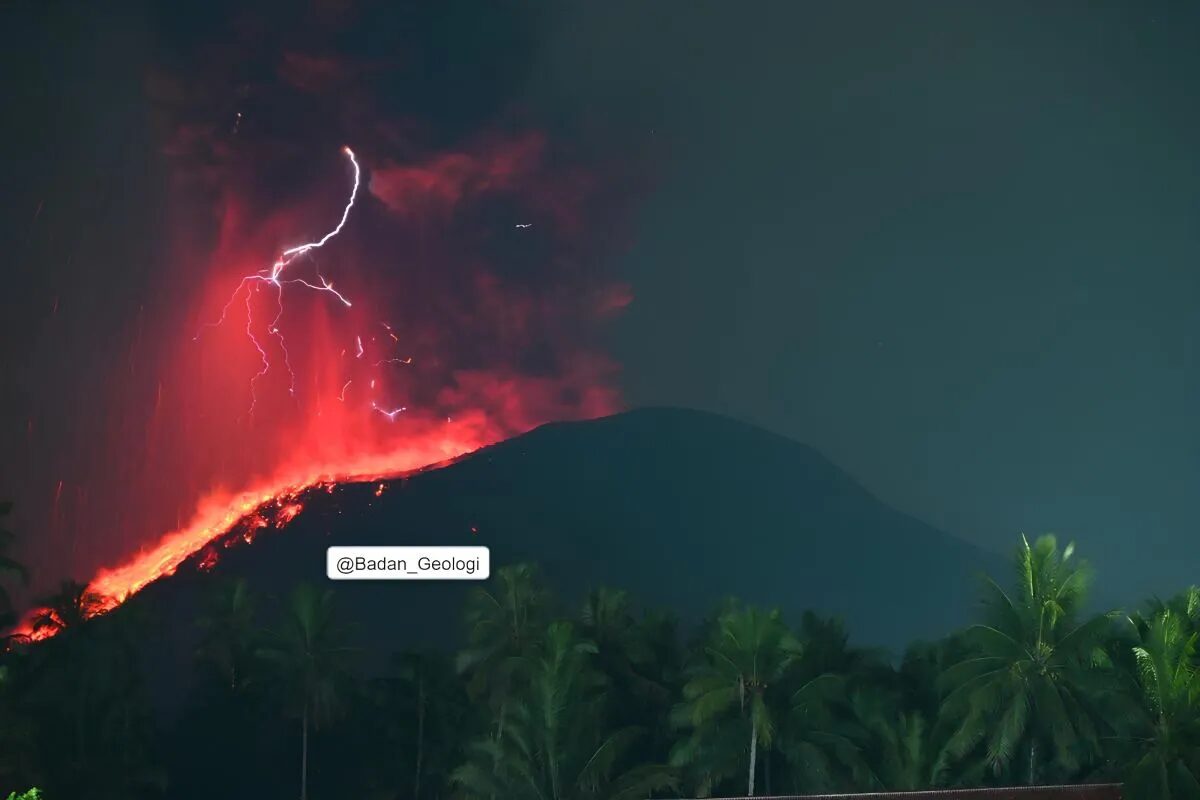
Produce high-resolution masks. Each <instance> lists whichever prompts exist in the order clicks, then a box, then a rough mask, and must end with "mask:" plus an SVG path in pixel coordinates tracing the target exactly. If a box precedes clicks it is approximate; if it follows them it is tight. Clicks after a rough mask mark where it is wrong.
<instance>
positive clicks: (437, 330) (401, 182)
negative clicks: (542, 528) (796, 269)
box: [23, 134, 630, 638]
mask: <svg viewBox="0 0 1200 800" xmlns="http://www.w3.org/2000/svg"><path fill="white" fill-rule="evenodd" d="M347 152H348V151H347ZM356 152H358V155H359V160H360V161H361V166H362V169H363V180H364V181H365V185H366V186H367V187H369V189H370V192H369V193H363V194H360V195H358V198H357V202H355V203H352V205H353V208H351V205H346V204H345V197H346V190H347V188H348V187H349V185H350V184H349V180H350V178H351V177H353V178H355V179H357V177H358V168H359V163H358V162H355V163H354V164H353V167H354V170H353V175H350V174H348V171H347V169H346V165H345V163H344V162H340V161H336V160H334V158H333V157H331V156H336V155H337V153H336V152H334V153H332V154H324V155H321V156H313V158H312V161H313V162H314V164H310V165H308V167H307V174H309V175H311V176H312V179H311V180H310V181H305V184H306V185H305V186H304V187H303V191H301V192H300V193H299V194H297V195H296V197H297V198H298V199H299V200H300V201H301V202H300V203H299V204H297V203H295V202H294V201H290V202H287V203H284V204H282V205H273V206H267V204H265V203H263V202H262V201H261V200H256V199H254V198H256V197H260V196H261V195H262V192H261V191H259V190H258V187H256V186H255V185H254V180H255V175H254V171H253V170H252V169H247V167H246V165H245V164H244V163H243V164H239V165H238V166H237V167H236V168H235V167H234V166H233V165H232V164H230V165H229V166H228V168H227V169H225V170H224V171H223V172H221V174H223V175H224V176H225V178H226V181H227V182H226V185H224V186H223V187H222V189H221V198H220V202H219V205H218V207H219V209H220V216H219V225H218V226H217V230H216V233H217V237H216V242H215V247H213V248H212V250H211V256H210V257H208V258H206V259H198V258H196V256H195V253H194V251H192V252H186V251H185V252H184V255H183V258H182V262H183V263H184V264H185V265H186V266H187V267H189V268H197V267H199V268H202V273H203V275H204V278H203V284H202V285H201V286H199V287H198V291H197V293H196V294H195V298H196V299H195V300H194V301H193V307H192V309H191V311H190V313H189V314H183V315H181V314H179V313H178V309H174V308H164V309H163V310H162V315H161V318H159V319H158V320H157V323H156V324H157V325H160V326H162V327H161V329H160V333H159V334H158V335H156V336H155V337H154V338H153V340H152V341H153V342H154V343H155V344H156V346H157V349H156V350H155V351H154V352H153V353H151V354H148V355H147V356H146V358H147V359H148V360H151V359H152V360H153V361H154V362H155V363H156V365H157V366H156V369H154V370H152V371H145V372H144V374H145V375H146V377H145V378H144V380H145V381H147V382H152V385H154V391H153V393H152V394H153V401H152V403H149V404H147V403H145V402H144V401H143V405H141V406H139V405H138V404H137V402H136V401H134V400H133V399H131V397H132V396H133V394H134V393H133V392H132V391H131V390H132V389H133V388H134V387H133V385H132V384H131V382H130V380H129V379H128V378H127V377H123V378H122V379H121V380H120V381H118V385H117V386H116V387H114V401H113V402H114V404H115V405H116V406H117V407H119V408H122V409H124V412H123V413H122V414H116V415H114V419H115V420H116V421H117V423H118V424H117V425H116V426H115V429H114V430H113V431H111V433H112V435H113V439H112V442H113V443H112V444H111V445H110V447H109V449H108V450H107V451H105V452H103V453H100V454H98V455H100V456H101V457H100V458H99V459H98V460H97V461H96V462H95V471H94V474H93V476H92V480H93V483H94V485H96V486H97V487H98V489H99V491H97V492H96V494H97V495H100V496H102V497H104V498H105V499H106V500H107V501H108V502H109V503H111V505H110V506H109V510H110V513H113V512H115V511H116V510H117V509H120V515H119V516H116V517H110V518H109V522H110V526H111V529H112V530H113V532H114V533H115V534H117V535H115V536H113V537H112V539H111V540H109V539H107V538H106V539H105V540H104V541H102V542H101V543H100V545H101V546H98V547H95V548H93V550H92V552H91V555H92V557H93V558H94V561H93V562H92V563H91V564H88V563H87V562H86V560H85V562H84V567H83V568H84V569H89V568H90V570H91V571H92V573H93V575H94V576H93V577H92V578H91V579H90V580H89V581H87V591H88V593H89V595H90V596H91V597H92V598H93V601H94V602H93V603H92V606H91V610H90V612H89V613H92V614H95V613H104V612H106V611H109V610H111V609H112V608H115V607H116V606H117V605H119V604H120V603H121V602H123V601H124V600H125V599H126V598H127V597H129V596H130V595H132V594H134V593H136V592H138V591H140V590H141V589H142V588H144V587H145V586H146V585H147V584H149V583H150V582H152V581H154V580H156V579H158V578H160V577H163V576H166V575H171V574H173V573H174V572H175V571H176V570H177V569H178V568H179V566H180V565H181V564H182V563H183V562H184V561H186V560H187V559H188V558H189V557H191V556H193V555H196V554H198V553H202V551H203V553H202V556H201V558H200V559H199V566H200V568H201V569H211V568H212V567H213V566H214V564H215V560H216V558H217V556H216V551H215V550H205V548H206V547H207V546H208V545H209V544H210V543H211V542H213V541H214V540H216V539H219V538H221V537H222V536H224V535H225V534H227V533H229V532H230V531H231V530H232V529H234V528H235V527H236V526H237V525H238V524H239V521H240V520H243V519H245V518H247V517H252V515H258V517H260V518H261V519H263V520H264V522H263V524H264V525H265V524H267V523H266V522H265V520H266V519H267V518H270V519H271V520H272V521H273V523H272V524H273V525H274V526H276V527H282V526H283V525H285V524H286V523H287V522H289V521H290V520H291V519H292V518H294V517H295V516H296V514H298V513H299V512H300V509H301V507H302V505H303V498H304V495H305V492H306V491H308V490H311V489H312V488H313V487H316V486H319V485H325V486H332V485H334V484H337V483H342V482H347V481H379V480H381V479H386V478H388V477H393V476H396V475H399V474H402V473H406V472H410V471H412V470H416V469H420V468H422V467H426V466H428V465H431V464H437V463H441V462H445V461H447V460H449V459H453V458H456V457H458V456H460V455H462V454H464V453H467V452H470V451H473V450H475V449H478V448H480V447H482V446H485V445H488V444H491V443H494V442H496V441H499V440H501V439H504V438H507V437H509V436H512V435H515V434H517V433H521V432H523V431H526V430H528V429H530V428H532V427H535V426H537V425H539V424H541V423H544V422H548V421H553V420H562V419H576V418H587V417H595V416H600V415H604V414H607V413H611V412H613V411H616V410H618V409H619V408H620V398H619V395H618V393H617V392H616V390H615V389H614V388H613V378H614V376H615V374H616V369H615V365H614V364H613V363H612V362H611V361H610V360H609V359H607V358H606V357H605V356H604V355H603V354H602V353H601V352H600V351H599V350H598V348H597V347H596V346H595V345H594V344H593V343H592V341H591V337H590V331H591V330H592V329H593V328H594V326H595V324H596V322H597V321H599V320H600V319H602V318H604V317H607V316H610V315H611V314H612V313H613V312H614V311H615V310H618V309H620V308H621V307H623V306H624V305H625V304H627V303H628V302H629V299H630V295H629V291H628V288H627V287H625V286H622V285H619V284H610V283H608V282H605V281H603V280H597V279H596V278H595V277H594V275H595V268H594V262H595V259H596V258H598V257H599V256H600V255H602V254H603V243H600V242H589V241H587V240H586V237H581V235H580V233H581V231H583V230H586V228H587V225H586V224H585V222H586V221H587V220H588V219H591V218H594V219H596V220H597V221H598V222H600V223H603V221H604V212H605V208H604V205H603V203H598V204H597V203H593V201H594V200H595V197H594V195H593V194H592V193H591V192H589V191H588V190H587V187H588V184H587V183H586V182H581V181H580V180H579V179H578V172H573V173H572V172H569V171H568V175H569V177H568V178H566V179H563V178H562V176H561V175H560V174H559V173H556V172H555V170H554V169H552V168H551V167H550V166H549V161H550V156H549V147H548V144H547V142H546V140H545V138H544V137H542V136H540V135H532V134H531V135H526V136H521V137H517V138H515V139H512V140H508V141H501V140H496V139H491V140H490V141H488V142H487V143H483V144H479V145H477V146H476V147H475V148H474V149H473V150H464V151H456V152H451V153H445V152H443V153H433V154H431V155H429V156H427V157H425V158H423V159H417V160H413V161H411V162H409V163H401V162H399V161H398V160H396V159H393V158H388V157H380V156H372V155H371V154H370V152H369V150H368V149H367V148H363V149H362V151H361V152H359V151H356ZM344 157H345V156H343V158H344ZM351 158H353V157H351ZM373 165H374V168H373ZM205 170H206V171H207V172H206V174H208V173H211V172H212V166H211V164H210V163H206V165H205ZM329 187H334V189H335V190H334V191H331V190H330V188H329ZM352 199H353V198H352ZM343 206H344V210H345V212H346V213H342V211H343ZM259 208H263V209H265V210H263V211H259V210H256V209H259ZM351 212H352V213H351ZM339 214H340V215H341V224H339V225H338V227H337V228H336V229H335V230H336V232H337V235H336V237H329V236H325V234H326V233H327V232H328V231H330V230H331V229H332V228H331V221H333V222H336V221H337V220H338V218H339ZM347 215H348V216H347ZM184 228H185V229H186V228H187V226H186V225H185V226H184ZM600 229H601V231H604V226H603V224H601V225H600ZM605 235H606V234H605ZM323 236H324V237H325V238H322V237H323ZM193 241H194V238H193ZM318 241H319V242H321V243H322V245H321V246H320V247H316V246H311V245H305V246H302V247H296V244H295V243H297V242H318ZM272 263H274V266H271V265H272ZM264 264H266V265H267V266H266V267H265V268H264V266H263V265H264ZM281 264H282V265H283V266H285V267H286V273H284V271H283V270H282V269H281V268H280V265H281ZM246 276H251V277H249V278H247V277H246ZM289 281H295V282H296V283H295V285H292V284H290V283H289ZM334 284H336V285H337V287H338V293H337V294H335V293H334V292H333V291H332V290H331V288H330V287H331V285H334ZM291 290H294V291H291ZM231 291H233V292H234V294H233V300H230V296H231V295H230V293H231ZM347 298H352V299H353V304H352V305H351V304H350V303H348V302H346V299H347ZM222 309H224V314H223V316H222V315H221V311H222ZM214 317H215V318H216V319H217V320H218V321H219V323H220V324H217V325H215V326H212V327H209V328H206V329H205V330H204V334H203V336H201V337H199V341H196V340H195V338H196V337H195V336H194V334H195V331H196V330H197V323H198V322H203V321H212V320H213V319H214ZM131 359H132V357H131ZM143 394H147V393H145V392H143ZM139 409H140V412H141V413H140V414H139V411H138V410H139ZM121 423H123V424H121ZM131 443H133V444H132V445H131ZM97 517H98V518H99V519H101V520H103V519H104V516H103V515H102V514H101V515H97ZM172 517H179V518H180V519H181V520H182V521H181V522H180V523H178V524H174V525H172V524H169V521H170V520H171V519H172ZM164 523H167V524H164ZM105 527H109V526H105ZM254 528H255V526H254V525H250V526H248V527H246V529H245V530H246V533H245V536H246V538H247V540H249V538H252V536H253V531H254ZM164 529H166V530H169V532H168V533H166V534H165V535H154V534H153V531H155V530H158V531H162V530H164ZM130 530H133V531H142V532H144V533H142V534H140V535H137V534H135V535H133V536H132V537H128V538H122V536H121V533H123V532H124V531H130ZM102 564H110V565H112V564H115V566H100V565H102ZM56 630H57V628H56V627H55V626H54V625H53V624H51V625H49V626H47V627H44V628H42V629H40V630H38V631H34V630H32V628H31V627H30V626H29V625H28V624H26V625H25V626H24V629H23V632H25V633H26V634H29V635H31V636H33V637H34V638H37V637H44V636H47V635H52V634H53V633H54V632H55V631H56Z"/></svg>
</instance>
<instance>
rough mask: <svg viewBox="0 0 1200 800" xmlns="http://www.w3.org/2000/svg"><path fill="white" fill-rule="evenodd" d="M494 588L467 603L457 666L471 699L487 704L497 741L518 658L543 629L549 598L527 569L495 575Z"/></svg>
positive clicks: (516, 568)
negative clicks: (484, 699)
mask: <svg viewBox="0 0 1200 800" xmlns="http://www.w3.org/2000/svg"><path fill="white" fill-rule="evenodd" d="M496 583H497V584H498V585H497V588H496V589H495V590H490V589H486V588H479V589H476V590H475V591H473V592H472V593H471V595H470V596H469V597H468V598H467V603H466V620H467V647H466V648H465V649H463V650H462V651H461V652H459V654H458V658H457V660H456V666H457V669H458V672H459V674H465V675H467V676H468V678H469V680H468V684H467V686H468V689H469V690H470V692H471V694H472V695H474V696H476V697H479V696H486V697H487V699H488V700H489V701H490V703H491V705H492V708H493V710H494V711H495V713H496V730H495V737H496V739H499V738H500V737H501V736H503V734H504V720H505V715H506V708H507V698H508V695H509V694H510V693H511V692H512V691H513V688H514V681H515V680H517V674H516V671H517V670H518V669H519V667H520V665H521V663H522V661H521V659H522V657H523V656H525V655H527V654H528V653H529V649H530V646H531V644H532V643H533V642H535V641H536V640H537V638H538V636H540V635H541V633H542V632H543V631H544V630H545V619H546V613H547V607H548V605H549V598H548V595H547V593H546V591H545V590H544V589H543V588H542V587H541V585H540V584H539V583H538V580H537V574H536V572H535V570H534V568H533V567H531V566H529V565H527V564H518V565H515V566H511V567H504V568H502V569H500V570H498V571H497V572H496Z"/></svg>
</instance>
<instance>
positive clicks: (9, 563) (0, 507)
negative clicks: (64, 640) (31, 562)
mask: <svg viewBox="0 0 1200 800" xmlns="http://www.w3.org/2000/svg"><path fill="white" fill-rule="evenodd" d="M10 513H12V503H11V502H10V501H0V520H3V519H4V518H5V517H7V516H8V515H9V514H10ZM14 539H15V537H14V536H13V534H12V532H11V531H9V530H7V529H5V528H0V577H3V576H5V575H11V576H15V577H16V578H18V579H19V580H21V581H22V582H28V581H29V571H28V570H26V569H25V567H24V566H23V565H21V564H20V563H18V562H17V561H16V560H15V559H13V558H11V557H9V556H6V555H5V554H4V553H5V551H6V550H7V549H8V548H10V547H12V543H13V540H14ZM12 623H13V603H12V598H11V597H10V596H9V594H8V592H7V590H5V588H4V584H3V583H0V628H3V627H6V626H8V625H11V624H12Z"/></svg>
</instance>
